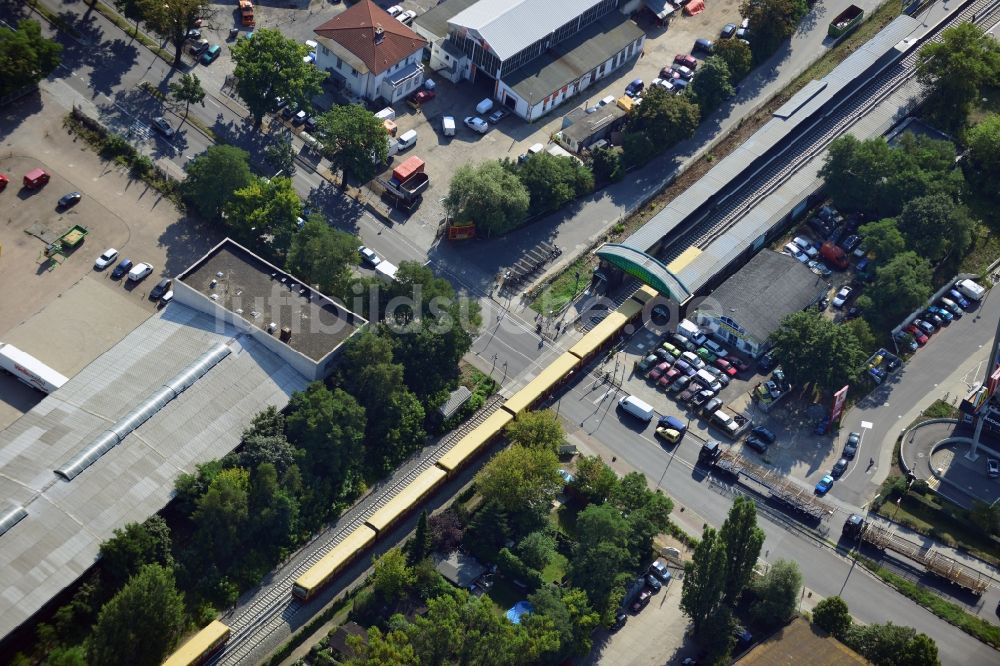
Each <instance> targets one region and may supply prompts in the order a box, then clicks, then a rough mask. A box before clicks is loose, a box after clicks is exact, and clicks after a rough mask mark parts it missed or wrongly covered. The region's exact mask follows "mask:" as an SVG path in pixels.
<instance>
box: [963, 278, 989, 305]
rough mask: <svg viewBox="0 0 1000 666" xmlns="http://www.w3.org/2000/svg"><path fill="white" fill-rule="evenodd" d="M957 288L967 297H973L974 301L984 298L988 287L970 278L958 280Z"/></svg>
mask: <svg viewBox="0 0 1000 666" xmlns="http://www.w3.org/2000/svg"><path fill="white" fill-rule="evenodd" d="M955 289H958V290H959V291H960V292H962V295H963V296H965V297H966V298H971V299H972V300H974V301H981V300H983V294H985V293H986V289H985V288H983V286H982V285H980V284H977V283H976V282H973V281H972V280H968V279H966V280H959V281H958V282H956V283H955Z"/></svg>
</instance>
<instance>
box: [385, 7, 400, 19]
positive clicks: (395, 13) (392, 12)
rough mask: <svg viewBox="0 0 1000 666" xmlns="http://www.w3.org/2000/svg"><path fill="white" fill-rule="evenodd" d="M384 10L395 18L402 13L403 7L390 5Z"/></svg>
mask: <svg viewBox="0 0 1000 666" xmlns="http://www.w3.org/2000/svg"><path fill="white" fill-rule="evenodd" d="M385 12H386V13H387V14H388V15H389V16H391V17H392V18H396V17H397V16H399V15H400V14H402V13H403V8H402V7H400V6H399V5H393V6H392V7H389V8H388V9H386V10H385Z"/></svg>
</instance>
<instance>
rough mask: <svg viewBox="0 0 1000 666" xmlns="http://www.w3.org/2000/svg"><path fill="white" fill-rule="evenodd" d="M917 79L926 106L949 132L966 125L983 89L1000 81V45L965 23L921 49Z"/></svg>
mask: <svg viewBox="0 0 1000 666" xmlns="http://www.w3.org/2000/svg"><path fill="white" fill-rule="evenodd" d="M917 77H918V79H919V80H920V82H921V83H922V84H923V85H924V86H925V90H926V91H927V96H926V99H925V102H924V103H925V104H926V105H927V108H928V109H929V111H930V113H931V115H932V117H934V118H935V119H936V120H937V121H938V122H940V123H942V124H943V125H944V126H945V127H946V128H948V129H954V128H957V127H959V126H960V125H962V124H963V123H964V122H965V119H966V117H967V116H968V115H969V111H970V109H971V108H972V104H973V102H974V101H976V100H977V99H978V98H979V96H980V92H979V91H980V89H981V88H982V87H983V86H984V85H996V82H997V79H998V77H1000V45H997V42H996V40H995V39H994V38H993V37H991V36H990V35H988V34H985V33H984V32H983V29H982V28H980V27H979V26H978V25H976V24H975V23H971V22H962V23H959V24H958V25H956V26H954V27H951V28H948V29H947V30H945V31H943V32H942V33H941V39H940V40H939V41H929V42H927V43H926V44H924V45H923V46H922V47H921V48H920V53H919V55H918V64H917Z"/></svg>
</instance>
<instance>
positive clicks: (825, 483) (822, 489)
mask: <svg viewBox="0 0 1000 666" xmlns="http://www.w3.org/2000/svg"><path fill="white" fill-rule="evenodd" d="M830 488H833V477H832V476H831V475H829V474H827V475H826V476H824V477H823V478H822V479H820V480H819V483H817V484H816V494H817V495H826V494H827V493H828V492H829V491H830Z"/></svg>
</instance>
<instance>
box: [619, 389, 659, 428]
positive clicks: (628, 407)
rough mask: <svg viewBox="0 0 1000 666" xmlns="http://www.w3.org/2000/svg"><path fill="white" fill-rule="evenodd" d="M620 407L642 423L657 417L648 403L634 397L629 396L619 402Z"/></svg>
mask: <svg viewBox="0 0 1000 666" xmlns="http://www.w3.org/2000/svg"><path fill="white" fill-rule="evenodd" d="M618 406H619V407H621V408H622V410H624V411H625V412H627V413H629V414H631V415H632V416H634V417H635V418H637V419H639V420H640V421H645V422H646V423H649V422H650V421H652V420H653V416H654V415H655V414H654V412H653V408H652V407H650V406H649V404H648V403H646V402H644V401H642V400H640V399H639V398H637V397H635V396H634V395H627V396H625V397H624V398H622V399H621V400H619V401H618Z"/></svg>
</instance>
